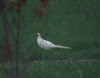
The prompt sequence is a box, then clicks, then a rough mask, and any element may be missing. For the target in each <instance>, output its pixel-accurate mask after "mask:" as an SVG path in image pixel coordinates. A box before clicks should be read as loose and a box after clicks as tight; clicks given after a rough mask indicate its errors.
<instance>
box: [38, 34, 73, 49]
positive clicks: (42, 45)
mask: <svg viewBox="0 0 100 78" xmlns="http://www.w3.org/2000/svg"><path fill="white" fill-rule="evenodd" d="M37 44H38V46H39V47H40V48H43V49H45V50H49V49H52V48H62V49H72V48H70V47H65V46H60V45H55V44H53V43H52V42H50V41H47V40H45V39H43V38H42V37H41V34H40V33H37Z"/></svg>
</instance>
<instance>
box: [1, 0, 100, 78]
mask: <svg viewBox="0 0 100 78" xmlns="http://www.w3.org/2000/svg"><path fill="white" fill-rule="evenodd" d="M99 4H100V1H97V0H51V1H50V5H49V6H48V17H47V16H44V17H43V18H41V19H39V18H38V16H34V15H33V14H32V8H33V7H36V6H38V5H39V3H38V1H37V0H28V2H27V3H26V6H25V7H24V8H23V12H22V15H23V17H24V20H23V21H24V22H21V37H20V52H19V59H20V60H21V61H24V60H27V59H28V61H29V60H32V61H33V60H43V57H44V59H45V60H44V61H40V62H39V61H38V62H34V61H33V62H32V63H31V64H30V63H29V64H28V65H27V64H20V76H21V77H22V78H28V77H30V78H33V77H34V78H99V77H100V75H99V72H100V70H99V68H100V66H99V65H100V62H99V61H98V62H84V61H81V62H80V61H66V62H61V61H58V60H66V59H67V60H70V59H100V36H99V34H100V26H99V25H100V22H99V20H100V10H99V9H100V6H99ZM14 15H16V13H15V14H13V13H11V15H10V14H9V16H8V17H9V19H11V16H14ZM32 17H33V21H32V22H31V23H29V21H30V20H31V18H32ZM9 22H11V20H9ZM28 23H29V24H28ZM27 24H28V25H27ZM23 27H24V28H23ZM11 28H12V29H13V31H12V32H13V34H12V37H11V38H12V42H13V41H14V40H13V36H14V33H15V32H16V31H15V29H16V26H12V25H11ZM37 32H40V33H41V34H42V36H43V38H45V39H47V40H50V41H52V42H53V43H55V44H59V45H64V46H69V47H72V48H73V50H72V51H69V50H57V49H55V50H49V51H45V50H43V49H41V48H39V47H38V46H37V43H36V38H35V33H37ZM2 40H3V26H2V18H1V17H0V43H1V42H2ZM56 60H57V61H56ZM3 65H5V64H3ZM1 66H2V64H1ZM8 75H9V74H8V73H7V72H5V70H4V69H3V68H2V67H0V78H10V77H9V76H8Z"/></svg>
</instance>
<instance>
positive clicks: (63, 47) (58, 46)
mask: <svg viewBox="0 0 100 78" xmlns="http://www.w3.org/2000/svg"><path fill="white" fill-rule="evenodd" d="M56 48H62V49H72V48H70V47H66V46H60V45H56Z"/></svg>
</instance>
